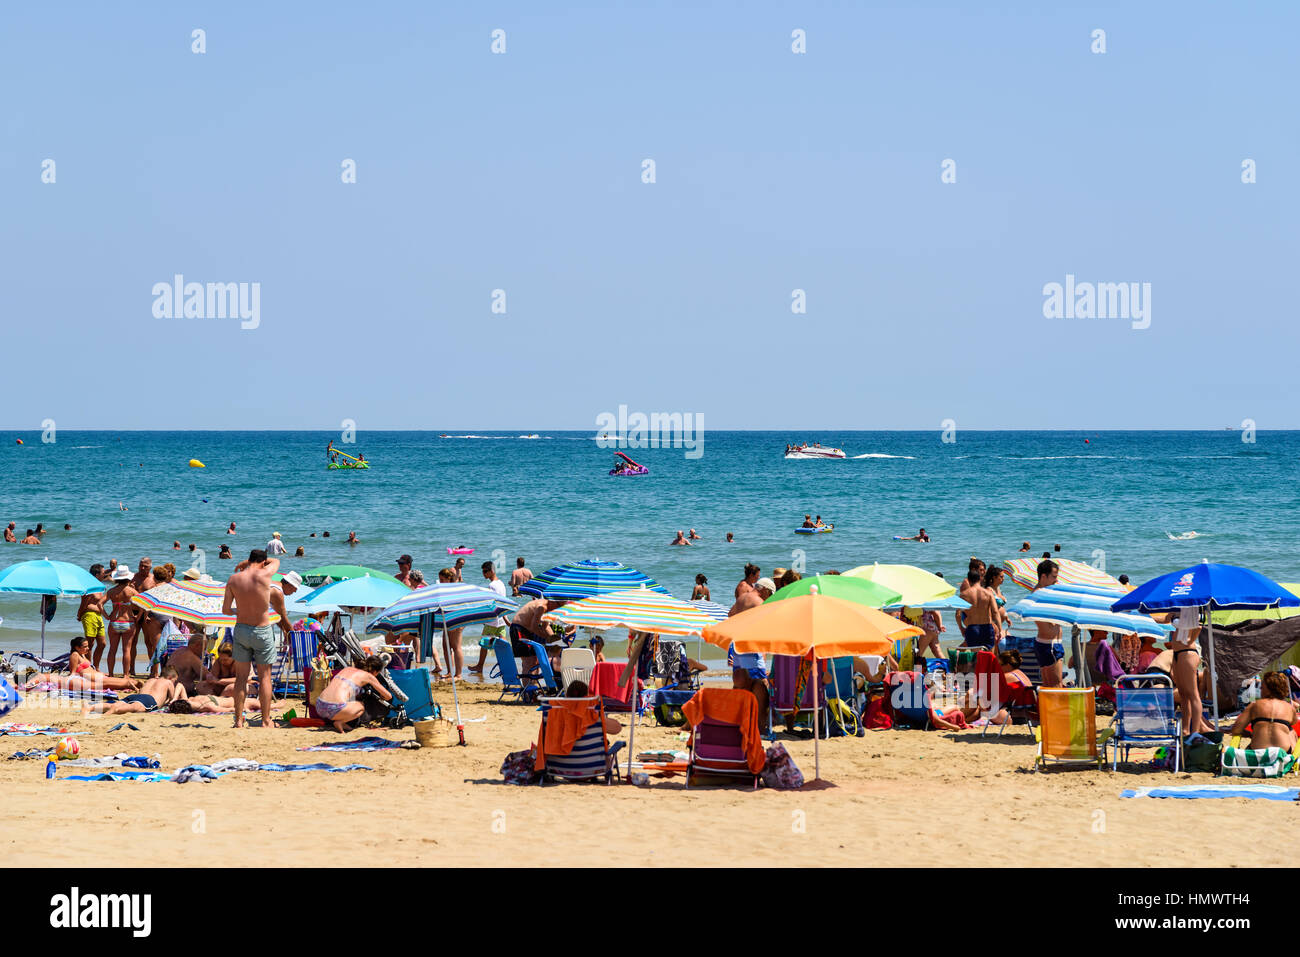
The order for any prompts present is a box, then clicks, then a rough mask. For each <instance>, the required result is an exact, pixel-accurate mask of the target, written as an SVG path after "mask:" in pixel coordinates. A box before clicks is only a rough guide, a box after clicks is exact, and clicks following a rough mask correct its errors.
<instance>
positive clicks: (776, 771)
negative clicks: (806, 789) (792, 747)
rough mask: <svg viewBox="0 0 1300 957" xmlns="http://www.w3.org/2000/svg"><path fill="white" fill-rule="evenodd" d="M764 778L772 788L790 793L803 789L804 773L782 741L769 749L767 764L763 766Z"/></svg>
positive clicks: (766, 783)
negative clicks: (790, 791)
mask: <svg viewBox="0 0 1300 957" xmlns="http://www.w3.org/2000/svg"><path fill="white" fill-rule="evenodd" d="M762 778H763V783H764V784H765V785H767V786H768V787H770V788H779V789H781V790H785V791H789V790H794V789H798V788H801V787H803V772H802V771H800V770H799V767H798V765H796V764H795V763H794V758H792V757H790V752H789V751H787V750H786V749H785V745H784V744H782V743H781V742H780V741H778V742H777V743H776V744H774V745H772V746H771V747H770V748H768V749H767V764H765V765H764V766H763V774H762Z"/></svg>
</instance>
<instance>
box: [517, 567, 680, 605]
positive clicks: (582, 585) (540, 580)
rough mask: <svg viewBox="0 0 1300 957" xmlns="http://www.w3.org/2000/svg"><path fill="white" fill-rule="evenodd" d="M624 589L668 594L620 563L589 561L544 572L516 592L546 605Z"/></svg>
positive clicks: (646, 576)
mask: <svg viewBox="0 0 1300 957" xmlns="http://www.w3.org/2000/svg"><path fill="white" fill-rule="evenodd" d="M627 588H648V589H650V590H651V591H657V592H663V593H664V594H665V595H666V594H668V589H667V588H664V586H663V585H660V584H659V583H658V582H657V581H655V580H654V579H653V578H651V577H650V576H649V575H643V574H641V573H640V572H639V571H637V570H636V569H635V568H630V567H628V566H627V565H624V564H623V563H622V562H601V561H594V560H590V559H589V560H587V561H583V562H567V563H566V564H564V565H556V566H555V567H554V568H548V569H547V570H546V571H544V572H542V573H541V574H540V575H537V576H535V577H534V578H531V579H529V580H528V581H526V582H524V584H522V585H520V586H519V591H520V593H521V594H524V595H532V596H533V597H535V598H545V599H547V600H548V601H566V600H574V599H581V598H590V597H591V596H592V595H600V594H603V593H604V592H611V591H622V590H624V589H627Z"/></svg>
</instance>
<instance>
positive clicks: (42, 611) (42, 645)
mask: <svg viewBox="0 0 1300 957" xmlns="http://www.w3.org/2000/svg"><path fill="white" fill-rule="evenodd" d="M41 657H42V658H44V657H45V602H44V599H42V601H41ZM127 677H128V678H129V677H131V676H130V675H127Z"/></svg>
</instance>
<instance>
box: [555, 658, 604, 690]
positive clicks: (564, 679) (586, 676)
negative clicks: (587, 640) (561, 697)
mask: <svg viewBox="0 0 1300 957" xmlns="http://www.w3.org/2000/svg"><path fill="white" fill-rule="evenodd" d="M595 670H596V656H595V654H594V653H593V652H592V650H591V649H590V648H565V649H564V650H563V651H561V652H560V681H561V684H562V686H563V687H564V688H567V687H569V685H571V684H572V683H573V682H575V681H581V682H583V683H584V684H586V685H587V686H588V687H591V673H592V672H593V671H595Z"/></svg>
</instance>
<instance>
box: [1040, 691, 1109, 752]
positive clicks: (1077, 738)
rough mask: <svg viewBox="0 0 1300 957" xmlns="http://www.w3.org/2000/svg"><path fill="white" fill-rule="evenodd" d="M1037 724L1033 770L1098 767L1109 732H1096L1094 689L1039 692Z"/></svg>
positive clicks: (1095, 698) (1095, 695) (1105, 730)
mask: <svg viewBox="0 0 1300 957" xmlns="http://www.w3.org/2000/svg"><path fill="white" fill-rule="evenodd" d="M1038 718H1039V724H1037V725H1034V738H1035V740H1036V741H1037V742H1038V753H1037V755H1035V757H1034V766H1035V767H1036V768H1042V769H1043V770H1046V769H1047V766H1048V762H1053V763H1055V764H1058V765H1068V766H1074V767H1093V768H1099V767H1101V759H1102V753H1101V749H1102V748H1104V746H1105V744H1106V740H1107V739H1108V738H1109V737H1110V736H1111V734H1112V733H1113V732H1112V730H1111V729H1110V728H1106V729H1104V730H1102V731H1101V733H1100V734H1098V732H1097V694H1096V690H1095V689H1093V688H1039V689H1038Z"/></svg>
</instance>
